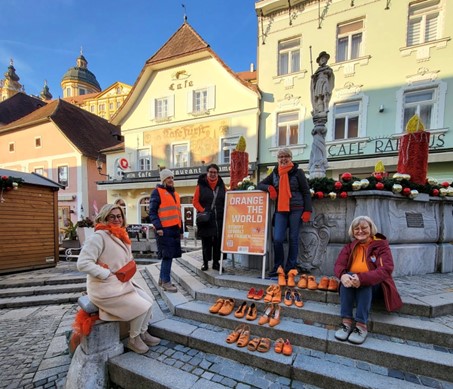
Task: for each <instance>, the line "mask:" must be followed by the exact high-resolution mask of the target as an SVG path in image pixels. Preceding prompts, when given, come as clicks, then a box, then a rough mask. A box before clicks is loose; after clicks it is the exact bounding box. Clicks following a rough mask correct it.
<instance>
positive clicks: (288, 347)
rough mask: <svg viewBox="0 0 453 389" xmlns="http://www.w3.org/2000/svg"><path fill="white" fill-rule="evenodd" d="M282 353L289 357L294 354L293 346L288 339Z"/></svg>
mask: <svg viewBox="0 0 453 389" xmlns="http://www.w3.org/2000/svg"><path fill="white" fill-rule="evenodd" d="M282 353H283V355H286V356H288V357H289V356H290V355H291V354H292V353H293V346H291V343H289V340H288V339H286V341H285V344H284V345H283V350H282Z"/></svg>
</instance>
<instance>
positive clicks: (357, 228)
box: [352, 226, 370, 232]
mask: <svg viewBox="0 0 453 389" xmlns="http://www.w3.org/2000/svg"><path fill="white" fill-rule="evenodd" d="M369 229H370V226H357V227H355V228H353V229H352V230H353V231H354V232H359V231H366V230H369Z"/></svg>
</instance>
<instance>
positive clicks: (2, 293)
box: [0, 283, 86, 299]
mask: <svg viewBox="0 0 453 389" xmlns="http://www.w3.org/2000/svg"><path fill="white" fill-rule="evenodd" d="M85 290H86V285H85V283H75V284H52V285H44V286H40V287H36V286H25V287H22V286H21V287H15V288H5V289H0V299H2V298H7V297H20V296H22V297H28V296H39V295H44V294H45V295H53V294H59V293H77V292H80V293H81V292H84V291H85Z"/></svg>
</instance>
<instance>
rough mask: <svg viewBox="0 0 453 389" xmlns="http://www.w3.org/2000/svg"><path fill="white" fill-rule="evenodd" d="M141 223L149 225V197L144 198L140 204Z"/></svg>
mask: <svg viewBox="0 0 453 389" xmlns="http://www.w3.org/2000/svg"><path fill="white" fill-rule="evenodd" d="M139 206H140V211H139V212H140V213H139V215H140V223H149V222H150V221H149V197H144V198H142V199H141V200H140V202H139Z"/></svg>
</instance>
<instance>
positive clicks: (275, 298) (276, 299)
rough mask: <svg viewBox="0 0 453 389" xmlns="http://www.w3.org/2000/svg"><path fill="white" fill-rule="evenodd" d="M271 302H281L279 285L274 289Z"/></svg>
mask: <svg viewBox="0 0 453 389" xmlns="http://www.w3.org/2000/svg"><path fill="white" fill-rule="evenodd" d="M272 302H273V303H276V304H278V303H281V302H282V290H281V288H280V286H278V285H277V287H276V288H275V290H274V294H273V296H272Z"/></svg>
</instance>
